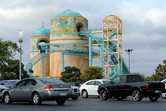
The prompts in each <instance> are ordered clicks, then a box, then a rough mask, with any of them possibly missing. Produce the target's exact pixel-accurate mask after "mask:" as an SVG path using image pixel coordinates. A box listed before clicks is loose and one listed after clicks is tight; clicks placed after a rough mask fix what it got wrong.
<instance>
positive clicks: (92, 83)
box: [86, 81, 95, 85]
mask: <svg viewBox="0 0 166 111" xmlns="http://www.w3.org/2000/svg"><path fill="white" fill-rule="evenodd" d="M94 83H95V81H90V82H88V83H86V85H94Z"/></svg>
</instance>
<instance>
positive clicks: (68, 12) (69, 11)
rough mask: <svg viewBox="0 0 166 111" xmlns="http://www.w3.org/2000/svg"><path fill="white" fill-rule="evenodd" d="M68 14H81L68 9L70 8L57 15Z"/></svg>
mask: <svg viewBox="0 0 166 111" xmlns="http://www.w3.org/2000/svg"><path fill="white" fill-rule="evenodd" d="M68 15H75V16H82V15H81V14H80V13H78V12H75V11H73V10H70V9H69V10H65V11H63V12H61V13H59V14H58V15H57V16H68Z"/></svg>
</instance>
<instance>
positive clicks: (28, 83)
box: [25, 79, 37, 86]
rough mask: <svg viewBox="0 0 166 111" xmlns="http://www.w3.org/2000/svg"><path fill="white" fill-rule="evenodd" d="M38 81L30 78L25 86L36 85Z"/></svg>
mask: <svg viewBox="0 0 166 111" xmlns="http://www.w3.org/2000/svg"><path fill="white" fill-rule="evenodd" d="M36 84H37V82H36V81H35V80H33V79H29V80H26V83H25V86H32V85H36Z"/></svg>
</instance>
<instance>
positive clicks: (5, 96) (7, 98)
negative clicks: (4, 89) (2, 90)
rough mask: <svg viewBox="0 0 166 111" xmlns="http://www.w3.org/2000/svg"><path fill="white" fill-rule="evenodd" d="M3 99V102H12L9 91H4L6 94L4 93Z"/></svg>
mask: <svg viewBox="0 0 166 111" xmlns="http://www.w3.org/2000/svg"><path fill="white" fill-rule="evenodd" d="M3 101H4V103H5V104H11V103H12V100H11V98H10V95H9V93H6V94H5V95H4V99H3Z"/></svg>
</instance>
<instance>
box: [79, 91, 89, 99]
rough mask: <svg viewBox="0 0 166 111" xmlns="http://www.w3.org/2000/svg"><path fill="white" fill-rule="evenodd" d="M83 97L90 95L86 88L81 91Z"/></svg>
mask: <svg viewBox="0 0 166 111" xmlns="http://www.w3.org/2000/svg"><path fill="white" fill-rule="evenodd" d="M81 95H82V97H83V98H87V97H88V92H87V91H86V90H83V91H82V93H81Z"/></svg>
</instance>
